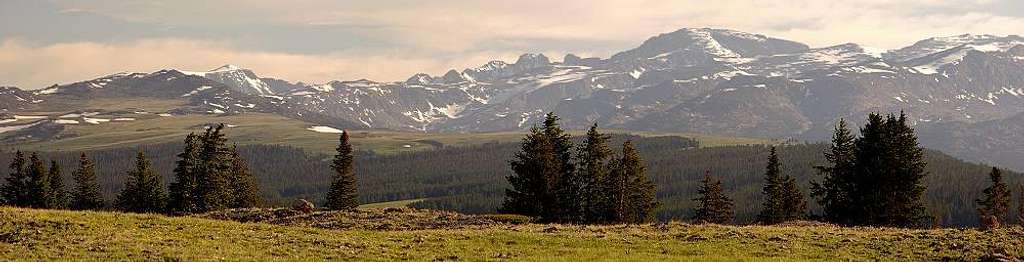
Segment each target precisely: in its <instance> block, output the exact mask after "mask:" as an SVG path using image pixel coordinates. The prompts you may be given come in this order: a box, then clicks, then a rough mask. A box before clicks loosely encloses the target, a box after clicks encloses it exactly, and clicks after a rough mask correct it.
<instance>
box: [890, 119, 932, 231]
mask: <svg viewBox="0 0 1024 262" xmlns="http://www.w3.org/2000/svg"><path fill="white" fill-rule="evenodd" d="M885 130H886V133H887V134H888V136H889V141H890V142H889V143H888V144H887V145H888V146H889V148H888V151H887V152H888V156H887V158H888V159H889V160H888V161H886V162H889V163H893V165H892V166H890V170H891V172H892V173H890V174H887V175H891V177H889V178H888V179H886V180H888V181H889V182H888V183H887V184H886V185H884V186H883V188H886V189H887V190H886V192H887V193H890V194H891V195H890V197H887V198H884V199H887V201H886V202H885V203H886V206H885V209H884V213H883V214H882V216H881V217H882V218H883V219H882V224H883V225H892V226H901V227H916V226H921V225H923V223H924V222H925V221H928V220H929V219H928V215H927V214H926V213H925V206H924V201H923V200H922V198H923V196H924V191H925V186H924V183H923V182H922V180H923V179H924V177H925V176H926V175H927V172H925V170H924V168H925V166H926V165H927V163H926V162H925V161H924V150H923V149H922V148H921V147H920V144H918V142H917V135H915V134H914V129H913V128H911V127H910V124H909V123H907V116H906V114H905V113H903V112H900V115H899V116H895V115H889V116H888V117H887V120H886V128H885ZM893 167H894V168H893Z"/></svg>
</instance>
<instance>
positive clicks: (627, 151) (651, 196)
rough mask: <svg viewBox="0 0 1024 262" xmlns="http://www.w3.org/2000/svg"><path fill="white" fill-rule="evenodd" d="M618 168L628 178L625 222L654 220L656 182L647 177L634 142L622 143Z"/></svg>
mask: <svg viewBox="0 0 1024 262" xmlns="http://www.w3.org/2000/svg"><path fill="white" fill-rule="evenodd" d="M618 168H620V169H621V171H619V172H621V173H622V174H623V175H624V176H625V178H626V183H627V185H626V190H627V192H626V195H625V196H626V199H625V205H626V206H625V207H623V208H622V209H624V210H625V212H624V217H623V218H624V220H623V221H622V222H625V223H633V224H642V223H647V222H651V221H653V220H654V209H655V208H657V207H658V200H657V199H655V187H654V183H651V180H650V179H649V178H648V177H647V168H646V167H645V166H644V162H643V159H642V158H640V152H638V151H637V150H636V148H634V147H633V142H631V141H626V143H624V144H623V145H622V160H620V161H619V165H618Z"/></svg>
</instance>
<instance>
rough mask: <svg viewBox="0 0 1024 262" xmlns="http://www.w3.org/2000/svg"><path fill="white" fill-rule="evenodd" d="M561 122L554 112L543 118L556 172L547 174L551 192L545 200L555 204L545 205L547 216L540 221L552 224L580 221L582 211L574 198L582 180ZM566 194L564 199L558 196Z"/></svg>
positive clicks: (545, 134)
mask: <svg viewBox="0 0 1024 262" xmlns="http://www.w3.org/2000/svg"><path fill="white" fill-rule="evenodd" d="M558 121H559V117H558V115H555V113H554V112H550V113H548V114H547V115H546V116H545V117H544V126H543V130H544V136H545V137H547V138H546V139H547V140H548V141H549V143H551V149H552V152H553V154H554V156H553V159H554V161H555V167H556V169H555V170H553V171H554V172H549V173H546V175H547V176H549V177H548V178H547V179H546V180H547V181H548V188H549V190H547V192H546V193H545V195H544V199H543V200H544V201H546V202H547V203H552V204H551V205H545V206H543V208H544V213H543V214H544V215H542V216H541V218H542V219H543V220H545V221H552V222H560V221H564V222H573V221H578V220H579V219H580V215H581V214H582V212H583V210H582V208H581V207H580V205H579V204H578V201H576V200H579V199H578V197H577V196H576V195H574V193H578V192H579V191H578V190H576V189H575V188H577V187H578V186H579V185H580V184H582V183H583V181H582V180H583V179H582V178H581V177H579V176H576V175H575V174H576V166H575V164H574V163H573V161H572V150H573V144H572V138H571V137H570V136H569V134H568V133H566V132H565V130H563V129H562V127H561V126H560V125H559V123H558ZM563 192H564V194H562V195H563V196H564V199H562V198H561V197H560V196H559V195H560V193H563Z"/></svg>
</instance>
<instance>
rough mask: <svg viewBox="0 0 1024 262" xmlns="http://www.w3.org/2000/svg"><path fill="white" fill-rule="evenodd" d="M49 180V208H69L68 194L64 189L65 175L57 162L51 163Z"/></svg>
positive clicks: (52, 161)
mask: <svg viewBox="0 0 1024 262" xmlns="http://www.w3.org/2000/svg"><path fill="white" fill-rule="evenodd" d="M47 180H48V182H49V191H50V192H49V196H50V199H49V201H50V202H49V204H47V208H53V209H64V208H67V207H68V192H67V190H65V189H64V174H63V173H62V172H61V170H60V166H59V165H57V161H56V160H51V161H50V172H49V174H48V177H47Z"/></svg>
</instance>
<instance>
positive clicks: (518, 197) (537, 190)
mask: <svg viewBox="0 0 1024 262" xmlns="http://www.w3.org/2000/svg"><path fill="white" fill-rule="evenodd" d="M553 151H554V150H553V149H552V146H551V143H550V141H549V140H548V139H547V137H546V136H545V135H544V133H543V131H542V130H541V129H540V128H538V127H536V126H534V127H532V128H530V133H529V134H527V135H526V137H524V138H523V141H522V143H521V145H520V151H519V152H516V153H515V155H514V156H513V159H512V160H511V161H509V166H510V167H511V168H512V174H511V175H509V176H508V177H506V179H508V182H509V184H510V185H511V186H512V188H509V189H505V199H504V202H502V204H501V208H499V210H498V211H499V212H501V213H507V214H520V215H525V216H532V217H540V216H542V215H545V213H544V210H545V208H544V206H545V205H550V204H551V203H550V202H544V199H545V197H546V194H548V192H549V189H550V187H549V184H550V183H549V182H548V180H547V179H548V178H550V177H552V175H549V174H548V173H552V172H555V171H556V170H557V169H558V167H557V165H556V161H555V157H554V154H553Z"/></svg>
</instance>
